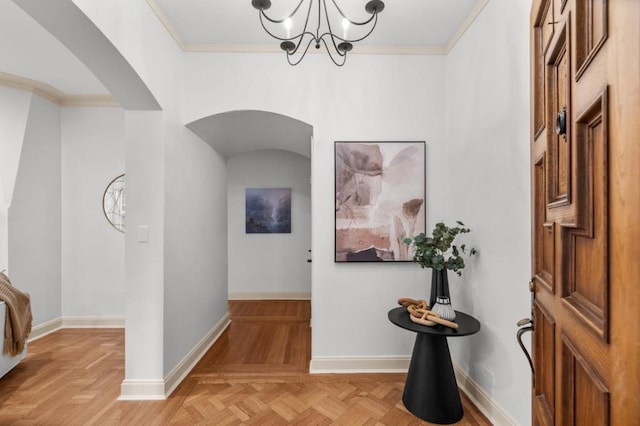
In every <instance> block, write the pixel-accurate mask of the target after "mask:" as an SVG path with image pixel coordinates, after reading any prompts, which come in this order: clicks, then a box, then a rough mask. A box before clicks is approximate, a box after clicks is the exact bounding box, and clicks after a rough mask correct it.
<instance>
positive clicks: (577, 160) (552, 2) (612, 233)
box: [531, 0, 640, 426]
mask: <svg viewBox="0 0 640 426" xmlns="http://www.w3.org/2000/svg"><path fill="white" fill-rule="evenodd" d="M639 58H640V1H637V0H533V6H532V11H531V95H532V107H531V185H532V188H531V194H532V196H531V199H532V274H533V280H532V283H533V284H532V291H533V298H532V303H533V306H532V316H533V329H534V334H533V344H532V348H533V364H534V367H535V368H534V369H535V376H534V380H533V381H532V383H533V389H532V417H533V418H532V424H534V425H549V424H555V425H609V424H613V425H625V426H626V425H640V416H639V415H638V413H639V412H640V334H639V333H638V330H639V329H640V327H639V326H638V325H637V317H638V312H639V311H640V279H639V277H640V266H639V265H640V225H639V223H640V213H638V212H640V189H639V188H640V172H639V171H638V170H639V169H640V148H638V146H639V145H640V143H639V142H638V141H639V140H640V59H639ZM632 217H635V218H636V220H635V222H634V221H633V220H632Z"/></svg>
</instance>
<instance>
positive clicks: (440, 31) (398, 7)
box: [147, 0, 488, 53]
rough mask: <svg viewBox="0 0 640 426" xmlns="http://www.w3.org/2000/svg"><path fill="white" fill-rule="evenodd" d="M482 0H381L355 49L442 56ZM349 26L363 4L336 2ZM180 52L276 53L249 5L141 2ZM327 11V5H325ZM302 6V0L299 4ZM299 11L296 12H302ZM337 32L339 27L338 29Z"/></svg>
mask: <svg viewBox="0 0 640 426" xmlns="http://www.w3.org/2000/svg"><path fill="white" fill-rule="evenodd" d="M487 1H488V0H387V1H386V2H385V9H384V11H383V12H382V13H380V15H379V18H378V25H377V28H376V30H375V31H374V32H373V34H372V35H371V36H370V37H369V38H367V39H366V40H363V41H362V42H360V43H358V44H357V46H356V48H355V49H354V52H357V51H358V48H357V47H359V46H362V47H365V48H366V49H364V50H365V51H366V52H371V48H372V47H375V48H376V49H377V51H381V50H382V51H385V52H386V51H389V53H394V52H393V50H395V51H396V52H395V53H399V52H408V53H421V52H422V53H446V52H448V50H449V49H450V48H451V46H453V44H455V42H456V41H457V39H458V38H459V37H460V36H461V35H462V33H463V32H464V30H465V29H466V28H467V27H468V26H469V25H470V24H471V22H473V19H475V17H476V16H477V14H478V13H479V12H480V11H481V10H482V8H483V7H484V6H485V5H486V3H487ZM298 2H299V0H272V6H271V8H270V9H269V10H268V14H269V15H270V16H272V17H273V18H278V19H279V18H282V17H284V16H286V15H288V13H290V11H291V10H293V8H294V7H295V5H296V4H297V3H298ZM337 2H338V4H339V5H340V7H341V8H342V10H343V11H344V13H345V14H346V15H347V16H349V17H350V18H352V19H353V20H365V19H366V18H367V17H368V16H370V15H368V14H367V13H366V12H365V11H364V5H365V4H366V3H367V0H337ZM147 3H148V4H149V6H151V8H152V9H154V11H155V12H156V14H157V15H158V17H159V19H160V20H161V21H162V22H163V23H164V24H165V26H166V27H167V29H168V30H169V31H170V32H171V33H172V35H173V37H174V39H176V41H177V42H178V44H180V45H181V47H182V48H183V49H184V50H199V51H202V50H204V51H229V50H239V51H252V50H257V51H263V49H264V47H265V46H273V49H274V50H275V51H277V50H278V45H279V43H278V42H275V41H274V40H273V39H272V38H271V37H269V36H268V35H267V34H266V33H265V32H264V30H263V29H262V27H261V26H260V23H259V18H258V11H257V10H256V9H254V8H253V6H252V5H251V0H180V1H176V0H147ZM327 4H328V5H329V8H330V4H331V2H330V1H329V0H327ZM304 5H308V0H305V1H304V4H303V7H302V8H304V7H305V6H304ZM302 8H301V9H302ZM294 25H295V24H294ZM339 28H340V27H339Z"/></svg>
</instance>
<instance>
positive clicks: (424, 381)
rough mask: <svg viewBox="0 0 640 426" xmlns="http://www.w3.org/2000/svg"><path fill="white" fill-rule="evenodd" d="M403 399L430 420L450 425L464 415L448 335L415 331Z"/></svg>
mask: <svg viewBox="0 0 640 426" xmlns="http://www.w3.org/2000/svg"><path fill="white" fill-rule="evenodd" d="M402 402H403V403H404V406H405V407H407V410H409V411H410V412H411V413H413V414H414V415H415V416H417V417H420V418H421V419H423V420H426V421H428V422H431V423H438V424H451V423H455V422H457V421H458V420H460V419H461V418H462V416H463V414H464V413H463V411H462V402H461V401H460V393H459V391H458V385H457V384H456V377H455V374H454V372H453V365H452V363H451V356H450V354H449V345H448V344H447V338H446V337H442V336H435V335H431V334H425V333H418V334H417V335H416V342H415V344H414V346H413V355H412V356H411V365H410V367H409V373H408V374H407V381H406V383H405V386H404V394H403V395H402Z"/></svg>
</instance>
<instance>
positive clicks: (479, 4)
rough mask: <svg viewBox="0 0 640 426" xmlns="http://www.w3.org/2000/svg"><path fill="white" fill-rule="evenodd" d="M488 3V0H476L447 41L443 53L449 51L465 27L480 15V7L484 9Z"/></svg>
mask: <svg viewBox="0 0 640 426" xmlns="http://www.w3.org/2000/svg"><path fill="white" fill-rule="evenodd" d="M488 3H489V0H478V1H477V2H476V5H475V6H474V7H473V9H471V12H469V14H468V15H467V17H466V18H464V21H462V24H460V27H458V30H457V31H456V32H455V33H454V34H453V37H451V39H450V40H449V42H448V43H447V46H446V47H445V49H444V50H445V53H444V54H445V55H446V54H448V53H449V52H451V50H452V49H453V48H454V47H455V45H456V44H457V43H458V41H459V40H460V39H461V38H462V36H463V35H464V33H465V32H466V31H467V29H469V27H470V26H471V24H473V22H474V21H475V20H476V18H477V17H478V15H480V12H482V9H484V7H485V6H486V5H487V4H488Z"/></svg>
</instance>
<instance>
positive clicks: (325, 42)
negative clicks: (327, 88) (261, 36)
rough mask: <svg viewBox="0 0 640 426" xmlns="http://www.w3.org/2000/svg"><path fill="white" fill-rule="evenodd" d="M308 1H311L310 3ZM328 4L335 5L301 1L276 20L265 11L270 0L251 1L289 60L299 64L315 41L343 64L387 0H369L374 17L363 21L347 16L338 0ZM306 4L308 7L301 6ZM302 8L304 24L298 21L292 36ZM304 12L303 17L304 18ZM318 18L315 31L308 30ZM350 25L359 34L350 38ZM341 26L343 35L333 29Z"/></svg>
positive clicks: (319, 0) (323, 0) (372, 26)
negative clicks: (337, 23)
mask: <svg viewBox="0 0 640 426" xmlns="http://www.w3.org/2000/svg"><path fill="white" fill-rule="evenodd" d="M349 1H351V0H349ZM305 3H308V6H306V5H305ZM328 3H329V5H330V6H333V7H332V8H327V0H300V2H298V5H297V6H296V7H295V8H294V9H293V11H292V12H291V13H290V14H289V15H287V16H285V17H284V18H281V19H274V18H271V17H269V16H268V15H267V14H266V13H265V11H266V10H268V9H269V8H270V7H271V0H251V4H252V5H253V7H254V8H256V9H258V13H259V16H260V24H262V28H264V30H265V31H266V32H267V34H269V35H270V36H271V37H273V38H275V39H277V40H280V41H281V43H280V48H281V49H282V50H284V51H285V53H286V55H287V62H289V64H290V65H294V66H295V65H298V64H299V63H300V62H301V61H302V59H303V58H304V56H305V55H306V54H307V51H308V50H309V47H310V46H311V44H314V47H315V48H316V49H320V47H321V46H324V48H325V49H326V51H327V53H328V54H329V57H330V58H331V60H332V61H333V63H334V64H336V65H337V66H339V67H341V66H342V65H344V63H345V62H346V60H347V53H349V52H350V51H351V49H353V43H357V42H359V41H362V40H364V39H365V38H367V37H369V35H370V34H371V33H372V32H373V30H374V29H375V27H376V24H377V23H378V14H379V13H380V12H382V11H383V10H384V2H382V1H381V0H369V2H368V3H367V4H366V6H365V8H364V9H365V11H366V12H367V13H369V14H370V15H371V17H369V18H368V19H366V20H364V21H354V20H352V19H350V18H348V17H347V16H346V15H345V14H344V13H343V11H342V9H340V6H338V4H337V3H336V0H329V1H328ZM303 5H304V6H305V7H302V6H303ZM314 5H316V7H314ZM301 10H302V11H305V10H306V12H307V13H306V15H307V16H306V18H304V25H302V24H301V22H302V21H301V20H299V21H298V22H297V24H298V25H296V26H295V27H296V29H295V33H294V35H292V34H291V31H292V27H294V21H295V18H296V15H297V14H298V12H299V11H301ZM314 13H317V16H312V15H313V14H314ZM301 15H302V14H301ZM301 15H300V19H302V18H303V16H301ZM340 19H341V23H340V25H336V21H339V20H340ZM316 21H317V25H316V27H315V33H314V32H313V31H311V30H310V29H309V26H313V23H315V22H316ZM351 25H353V26H355V27H357V29H358V30H357V33H358V34H359V35H355V36H353V35H352V36H351V37H348V35H349V34H348V33H349V27H350V26H351ZM339 28H341V29H342V34H341V35H340V34H338V33H336V32H335V31H334V30H336V29H338V30H339ZM278 34H280V35H278Z"/></svg>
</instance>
